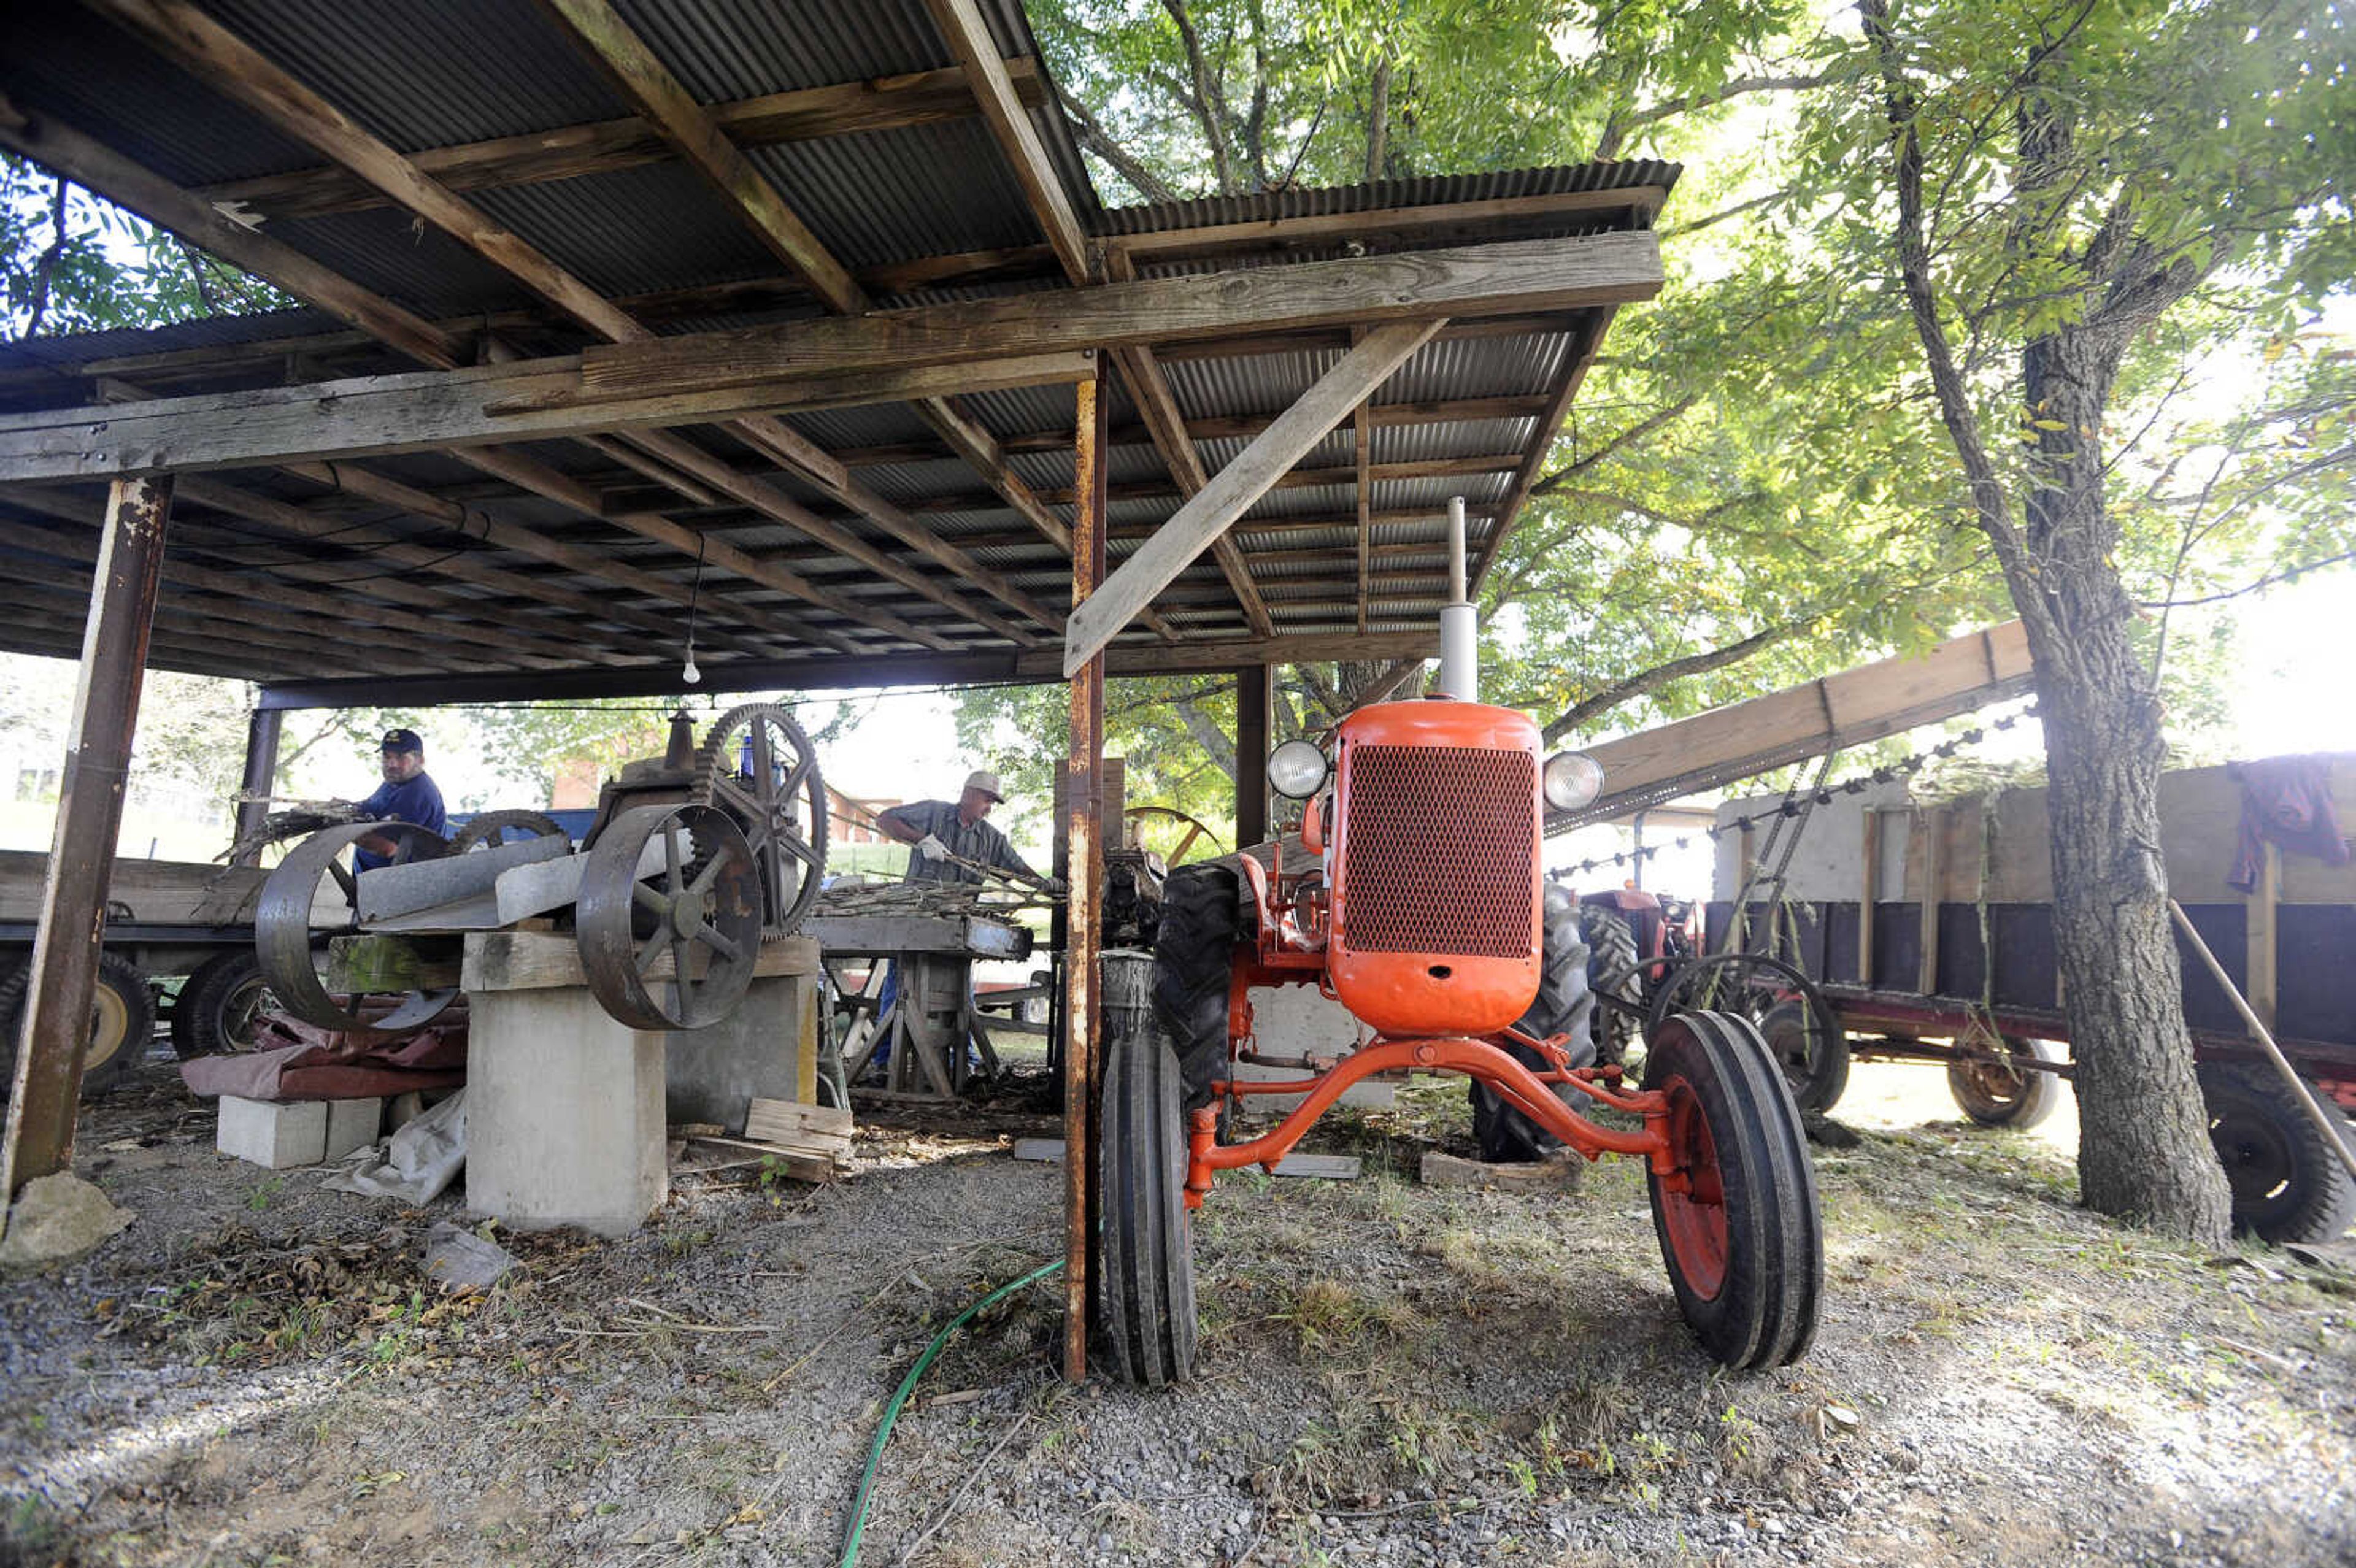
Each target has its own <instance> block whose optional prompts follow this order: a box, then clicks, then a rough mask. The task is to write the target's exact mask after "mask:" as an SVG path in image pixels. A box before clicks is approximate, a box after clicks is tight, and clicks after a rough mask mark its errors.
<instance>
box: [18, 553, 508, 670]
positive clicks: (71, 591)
mask: <svg viewBox="0 0 2356 1568" xmlns="http://www.w3.org/2000/svg"><path fill="white" fill-rule="evenodd" d="M0 546H5V547H7V548H8V549H14V550H20V551H23V552H24V553H26V554H27V555H37V556H43V557H47V558H48V559H50V560H58V561H70V562H72V563H73V564H74V565H76V566H79V567H86V566H91V565H93V564H94V563H95V562H96V561H97V560H98V539H97V537H96V536H95V535H78V534H64V533H59V532H58V531H57V530H55V529H52V528H28V527H27V526H26V525H24V524H22V523H13V522H9V521H7V520H5V518H0ZM163 570H164V575H165V577H166V578H167V579H169V580H171V581H174V582H177V583H181V584H184V585H185V586H187V587H188V588H191V589H194V590H196V591H197V593H196V595H193V596H191V595H176V596H175V597H174V598H172V599H169V600H165V601H161V602H159V603H158V606H157V608H158V609H159V611H161V610H175V609H177V610H186V611H188V612H190V613H196V614H207V613H211V612H213V611H215V610H220V611H224V612H226V611H228V610H229V609H230V608H231V607H232V606H234V608H235V609H236V611H237V613H238V614H239V615H241V616H243V617H244V618H245V619H246V620H248V621H251V622H252V624H253V626H255V627H258V628H262V630H257V631H254V632H252V634H251V635H252V637H253V639H254V640H255V641H257V642H263V643H273V644H277V645H284V646H287V647H291V648H295V649H298V650H300V651H302V652H303V653H305V655H307V656H311V657H314V658H316V656H318V655H319V654H320V653H321V652H322V651H323V650H325V649H328V648H336V647H343V646H354V645H356V646H359V647H365V648H371V649H375V650H377V651H376V652H374V653H372V654H371V655H370V657H371V659H374V660H377V661H380V667H399V666H402V665H408V666H411V667H416V668H420V669H466V668H474V667H477V666H478V665H479V664H480V662H481V660H480V658H479V657H478V656H470V655H467V654H466V653H463V652H454V651H453V650H452V649H451V648H450V647H449V645H448V643H449V639H445V638H444V637H443V636H441V635H438V634H432V635H425V636H423V637H421V636H419V635H416V634H415V633H414V632H413V631H412V632H410V633H403V632H399V631H388V630H385V629H383V628H382V626H381V625H380V624H377V623H376V621H375V618H374V617H373V616H359V615H354V614H353V613H351V610H350V607H349V606H348V605H347V604H345V603H343V602H341V601H338V600H331V599H327V598H326V597H325V596H324V595H319V594H308V593H303V592H296V591H291V590H286V589H284V588H281V589H278V590H275V591H274V592H273V594H272V598H273V602H274V603H277V604H280V605H284V606H286V608H284V609H265V608H262V607H260V606H257V605H254V604H252V603H251V602H250V601H251V596H252V588H253V583H252V579H251V578H250V577H241V576H238V575H234V574H232V573H230V572H226V571H211V570H210V569H209V568H206V567H202V566H198V565H196V564H195V563H194V562H191V561H186V560H166V561H165V563H164V569H163ZM38 586H42V587H55V588H59V590H60V591H62V592H65V593H66V595H67V597H68V598H72V597H74V596H75V595H76V594H80V596H82V597H83V598H84V599H85V600H86V599H87V597H88V595H87V592H86V591H84V590H80V589H77V588H75V587H74V586H73V585H72V584H70V583H69V584H48V583H43V584H38ZM216 595H219V596H220V600H218V601H217V600H216V598H215V596H216ZM221 601H226V603H224V602H221ZM306 609H307V610H310V611H313V612H316V613H310V614H305V613H302V612H303V611H304V610H306ZM232 618H234V617H232ZM414 618H415V619H417V620H421V621H422V620H423V619H425V617H423V616H418V617H414ZM275 634H284V635H275Z"/></svg>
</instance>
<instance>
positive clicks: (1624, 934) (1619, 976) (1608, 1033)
mask: <svg viewBox="0 0 2356 1568" xmlns="http://www.w3.org/2000/svg"><path fill="white" fill-rule="evenodd" d="M1579 938H1580V941H1581V942H1584V943H1585V944H1587V988H1588V989H1589V990H1590V991H1592V992H1594V993H1595V994H1596V995H1597V996H1599V997H1618V998H1619V999H1620V1000H1621V1001H1623V1002H1626V1003H1627V1004H1628V1005H1629V1006H1630V1007H1631V1008H1636V1009H1638V1011H1641V1010H1642V1009H1643V1008H1644V975H1643V974H1642V973H1641V972H1640V971H1639V970H1638V969H1637V967H1636V928H1635V927H1633V926H1632V925H1630V924H1629V923H1628V921H1627V917H1625V916H1624V915H1622V914H1621V913H1620V912H1619V911H1617V910H1612V909H1606V908H1604V907H1603V906H1602V905H1601V904H1581V905H1580V906H1579ZM1636 1018H1637V1015H1636V1013H1634V1012H1622V1011H1621V1010H1620V1009H1619V1008H1613V1007H1606V1006H1604V1005H1603V1004H1602V1003H1601V1002H1599V1003H1597V1004H1596V1008H1595V1031H1594V1032H1595V1060H1596V1061H1601V1062H1605V1063H1608V1064H1615V1065H1616V1064H1617V1063H1619V1062H1621V1061H1625V1060H1626V1059H1627V1055H1628V1042H1629V1041H1630V1040H1633V1039H1635V1038H1636Z"/></svg>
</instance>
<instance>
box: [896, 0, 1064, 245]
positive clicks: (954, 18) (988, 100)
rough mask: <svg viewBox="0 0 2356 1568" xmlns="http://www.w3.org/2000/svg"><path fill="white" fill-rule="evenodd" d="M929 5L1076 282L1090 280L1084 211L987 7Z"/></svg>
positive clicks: (937, 1) (954, 2)
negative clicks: (1036, 120) (1042, 134)
mask: <svg viewBox="0 0 2356 1568" xmlns="http://www.w3.org/2000/svg"><path fill="white" fill-rule="evenodd" d="M926 8H927V9H929V10H930V11H931V12H932V14H933V25H934V26H935V27H938V28H939V29H940V32H941V37H942V38H943V40H944V41H946V42H947V43H948V46H949V52H950V53H951V54H954V55H955V56H957V58H958V65H959V66H960V67H962V68H963V69H964V71H965V74H966V79H967V80H969V81H970V82H971V83H972V84H973V95H974V99H975V101H977V102H979V103H980V105H981V113H982V118H983V119H985V120H987V121H989V122H990V133H991V135H992V136H994V137H996V138H997V140H998V145H999V148H1000V150H1001V151H1002V152H1003V153H1004V154H1005V155H1006V161H1007V162H1008V163H1009V164H1011V165H1013V169H1014V177H1015V178H1016V179H1017V180H1018V181H1020V182H1021V183H1022V186H1023V197H1024V199H1026V200H1027V201H1028V202H1029V203H1030V204H1031V212H1032V215H1033V217H1035V218H1036V219H1038V220H1039V227H1040V228H1041V229H1043V230H1044V231H1045V233H1046V236H1047V243H1048V245H1049V246H1050V247H1051V248H1052V249H1053V250H1054V251H1055V260H1056V261H1058V262H1059V263H1061V264H1062V266H1063V269H1064V273H1065V275H1066V277H1067V278H1069V279H1070V280H1071V281H1072V282H1074V283H1084V282H1086V281H1087V277H1088V273H1089V267H1088V244H1087V235H1086V233H1084V232H1083V231H1082V229H1081V228H1080V219H1079V215H1078V214H1077V213H1076V212H1074V211H1073V210H1072V202H1071V198H1070V197H1069V196H1067V195H1066V193H1065V190H1064V182H1063V181H1062V180H1061V179H1059V178H1057V177H1056V175H1055V165H1052V164H1051V163H1049V162H1048V161H1047V149H1046V147H1045V146H1044V145H1043V144H1041V142H1040V140H1039V133H1038V130H1037V128H1036V127H1034V126H1033V124H1032V123H1031V116H1030V115H1029V113H1028V112H1026V110H1025V107H1024V105H1023V100H1022V97H1021V95H1020V93H1019V92H1018V91H1017V90H1016V87H1015V83H1014V80H1013V76H1012V72H1011V71H1010V70H1009V69H1008V65H1007V61H1006V59H1004V57H1002V56H1001V55H1000V54H999V52H998V43H997V40H996V39H994V38H992V37H991V33H990V24H989V23H987V22H985V21H983V20H982V16H981V8H980V6H978V5H975V4H974V0H926Z"/></svg>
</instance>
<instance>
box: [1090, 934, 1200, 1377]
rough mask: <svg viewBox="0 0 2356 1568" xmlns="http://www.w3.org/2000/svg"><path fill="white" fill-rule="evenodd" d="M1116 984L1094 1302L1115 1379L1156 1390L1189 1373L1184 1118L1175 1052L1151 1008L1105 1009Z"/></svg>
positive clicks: (1190, 1279) (1109, 1016)
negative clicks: (1154, 1023) (1152, 1018)
mask: <svg viewBox="0 0 2356 1568" xmlns="http://www.w3.org/2000/svg"><path fill="white" fill-rule="evenodd" d="M1140 958H1142V955H1140ZM1118 983H1119V982H1118V981H1117V980H1115V979H1114V978H1113V977H1112V976H1109V975H1108V977H1107V981H1106V988H1107V997H1106V1003H1107V1006H1106V1009H1105V1019H1106V1025H1107V1029H1106V1033H1107V1039H1106V1040H1105V1057H1104V1087H1103V1099H1102V1100H1101V1101H1100V1102H1099V1104H1100V1105H1101V1110H1100V1113H1099V1116H1098V1133H1097V1180H1098V1189H1099V1198H1100V1200H1101V1203H1102V1211H1101V1212H1102V1214H1103V1221H1102V1230H1101V1232H1099V1235H1098V1263H1099V1269H1098V1280H1097V1304H1098V1316H1099V1318H1100V1321H1101V1322H1102V1324H1103V1327H1104V1332H1105V1338H1106V1339H1108V1341H1109V1343H1110V1346H1111V1349H1112V1365H1113V1370H1114V1371H1115V1372H1116V1373H1117V1374H1118V1375H1119V1378H1120V1381H1123V1382H1125V1383H1128V1384H1130V1386H1131V1387H1135V1388H1162V1387H1163V1386H1165V1385H1166V1384H1170V1383H1178V1382H1184V1381H1186V1380H1187V1379H1188V1378H1189V1377H1191V1376H1193V1375H1194V1224H1193V1220H1192V1217H1191V1215H1190V1214H1189V1212H1188V1211H1187V1208H1186V1166H1187V1147H1186V1145H1187V1137H1186V1125H1187V1124H1186V1116H1185V1114H1184V1112H1183V1110H1182V1109H1181V1108H1180V1104H1179V1102H1180V1098H1181V1093H1180V1091H1181V1084H1180V1082H1179V1072H1178V1058H1177V1055H1176V1054H1175V1053H1174V1052H1173V1051H1172V1050H1171V1049H1170V1043H1169V1041H1168V1040H1167V1039H1165V1038H1164V1036H1163V1035H1162V1031H1161V1029H1158V1028H1156V1027H1154V1025H1153V1023H1152V1021H1151V1010H1150V1009H1148V1008H1142V1007H1136V1008H1115V1007H1114V1006H1113V997H1112V995H1111V991H1112V988H1113V987H1114V986H1115V985H1117V984H1118ZM1139 988H1140V989H1142V988H1143V987H1139Z"/></svg>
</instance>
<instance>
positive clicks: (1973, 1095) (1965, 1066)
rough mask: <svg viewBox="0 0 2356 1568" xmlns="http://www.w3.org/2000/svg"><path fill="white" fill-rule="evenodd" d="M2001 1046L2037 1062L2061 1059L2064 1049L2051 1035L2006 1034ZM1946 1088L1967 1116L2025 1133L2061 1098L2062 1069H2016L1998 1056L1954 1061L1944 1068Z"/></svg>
mask: <svg viewBox="0 0 2356 1568" xmlns="http://www.w3.org/2000/svg"><path fill="white" fill-rule="evenodd" d="M2004 1046H2005V1049H2006V1050H2007V1051H2011V1052H2013V1053H2014V1054H2015V1055H2017V1056H2026V1057H2029V1058H2030V1059H2032V1060H2034V1061H2061V1047H2060V1046H2057V1045H2055V1044H2054V1043H2053V1042H2052V1041H2051V1040H2030V1039H2029V1038H2027V1037H2026V1036H2023V1035H2010V1034H2008V1035H2006V1036H2005V1037H2004ZM1947 1093H1950V1094H1953V1095H1954V1097H1955V1104H1957V1105H1958V1106H1960V1107H1961V1108H1962V1110H1963V1113H1964V1115H1966V1116H1969V1117H1970V1118H1971V1119H1972V1120H1973V1121H1975V1122H1977V1123H1978V1124H1979V1125H1981V1126H1984V1127H2003V1128H2006V1129H2007V1130H2008V1131H2011V1132H2016V1133H2025V1132H2027V1131H2028V1130H2029V1128H2031V1127H2033V1126H2035V1125H2037V1124H2038V1123H2040V1122H2041V1121H2043V1120H2044V1119H2045V1118H2046V1117H2048V1116H2050V1115H2052V1114H2053V1107H2054V1106H2055V1105H2057V1104H2061V1076H2060V1074H2058V1073H2052V1072H2040V1071H2039V1070H2038V1069H2036V1068H2034V1067H2028V1068H2015V1067H2010V1066H2008V1065H2007V1064H2005V1063H2004V1062H2001V1061H1957V1062H1954V1063H1951V1064H1950V1065H1949V1066H1948V1068H1947Z"/></svg>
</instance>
